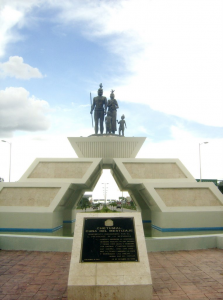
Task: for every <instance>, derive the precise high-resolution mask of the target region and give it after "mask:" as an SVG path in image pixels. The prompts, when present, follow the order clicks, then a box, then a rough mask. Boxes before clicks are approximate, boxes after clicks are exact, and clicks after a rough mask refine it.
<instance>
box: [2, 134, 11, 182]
mask: <svg viewBox="0 0 223 300" xmlns="http://www.w3.org/2000/svg"><path fill="white" fill-rule="evenodd" d="M2 142H4V143H8V144H9V145H10V156H9V182H10V178H11V154H12V143H10V142H7V141H4V140H2Z"/></svg>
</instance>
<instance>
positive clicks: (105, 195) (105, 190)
mask: <svg viewBox="0 0 223 300" xmlns="http://www.w3.org/2000/svg"><path fill="white" fill-rule="evenodd" d="M102 184H104V187H103V188H104V197H105V206H107V188H108V187H106V185H107V184H109V183H108V182H107V183H106V182H105V183H102Z"/></svg>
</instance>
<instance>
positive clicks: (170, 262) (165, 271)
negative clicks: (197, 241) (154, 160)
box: [0, 249, 223, 300]
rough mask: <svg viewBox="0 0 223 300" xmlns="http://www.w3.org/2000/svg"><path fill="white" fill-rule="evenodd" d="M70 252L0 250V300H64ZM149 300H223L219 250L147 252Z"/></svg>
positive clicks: (222, 255)
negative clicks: (149, 268)
mask: <svg viewBox="0 0 223 300" xmlns="http://www.w3.org/2000/svg"><path fill="white" fill-rule="evenodd" d="M70 255H71V254H70V253H60V252H37V251H4V250H2V251H0V299H4V300H7V299H11V300H13V299H19V300H25V299H34V300H54V299H61V300H67V291H66V290H67V280H68V272H69V264H70ZM148 257H149V261H150V267H151V274H152V279H153V298H152V300H188V299H191V300H207V299H209V300H210V299H211V300H215V299H223V250H221V249H208V250H193V251H171V252H155V253H148Z"/></svg>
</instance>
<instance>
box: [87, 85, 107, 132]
mask: <svg viewBox="0 0 223 300" xmlns="http://www.w3.org/2000/svg"><path fill="white" fill-rule="evenodd" d="M102 88H103V86H102V84H100V85H99V89H98V96H97V97H94V99H93V104H92V106H91V111H90V114H92V112H93V110H94V122H95V134H98V120H99V119H100V133H101V134H103V131H104V126H103V123H104V116H105V115H106V110H107V98H106V97H104V96H102V95H103V89H102Z"/></svg>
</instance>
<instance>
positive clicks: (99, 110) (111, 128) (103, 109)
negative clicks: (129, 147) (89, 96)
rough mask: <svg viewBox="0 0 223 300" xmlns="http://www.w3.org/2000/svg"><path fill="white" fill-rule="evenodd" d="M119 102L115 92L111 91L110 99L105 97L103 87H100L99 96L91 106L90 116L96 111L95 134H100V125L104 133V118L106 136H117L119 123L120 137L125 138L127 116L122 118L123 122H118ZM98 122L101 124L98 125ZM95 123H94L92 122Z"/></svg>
mask: <svg viewBox="0 0 223 300" xmlns="http://www.w3.org/2000/svg"><path fill="white" fill-rule="evenodd" d="M118 108H119V106H118V102H117V100H116V99H115V94H114V90H111V94H110V99H109V100H108V101H107V98H106V97H104V96H103V86H102V84H100V85H99V89H98V96H97V97H94V99H93V104H91V111H90V114H92V112H93V111H94V122H95V134H98V125H100V133H101V134H103V132H104V117H105V115H107V116H106V117H105V124H106V134H115V132H116V131H117V123H118V124H119V135H122V136H124V131H125V128H127V126H126V122H125V116H124V115H122V116H121V120H120V121H118V120H117V109H118ZM98 122H100V123H99V124H98ZM92 123H93V122H92Z"/></svg>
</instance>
